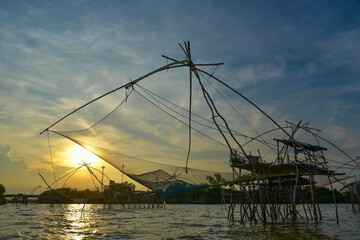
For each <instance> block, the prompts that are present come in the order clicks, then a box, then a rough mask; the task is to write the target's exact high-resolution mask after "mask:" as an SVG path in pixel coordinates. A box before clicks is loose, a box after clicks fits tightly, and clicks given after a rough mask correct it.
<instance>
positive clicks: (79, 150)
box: [71, 146, 98, 165]
mask: <svg viewBox="0 0 360 240" xmlns="http://www.w3.org/2000/svg"><path fill="white" fill-rule="evenodd" d="M97 158H98V157H97V156H96V155H95V154H93V153H92V152H90V151H88V150H87V149H85V148H84V147H81V146H76V147H75V148H73V149H72V150H71V161H72V163H74V164H77V165H81V164H83V163H84V162H85V163H87V164H94V163H95V161H96V159H97Z"/></svg>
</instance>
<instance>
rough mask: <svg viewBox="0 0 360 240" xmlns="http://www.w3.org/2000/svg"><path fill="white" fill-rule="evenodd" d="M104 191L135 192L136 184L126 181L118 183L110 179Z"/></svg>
mask: <svg viewBox="0 0 360 240" xmlns="http://www.w3.org/2000/svg"><path fill="white" fill-rule="evenodd" d="M104 191H113V192H121V193H134V191H135V184H132V183H128V182H124V183H116V182H114V181H112V180H110V183H109V185H108V186H105V190H104Z"/></svg>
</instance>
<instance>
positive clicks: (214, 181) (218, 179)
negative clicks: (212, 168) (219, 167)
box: [206, 173, 226, 185]
mask: <svg viewBox="0 0 360 240" xmlns="http://www.w3.org/2000/svg"><path fill="white" fill-rule="evenodd" d="M206 180H207V181H208V183H209V184H210V185H222V184H223V183H225V181H226V180H225V178H223V177H222V176H221V174H220V173H215V174H214V177H212V176H206Z"/></svg>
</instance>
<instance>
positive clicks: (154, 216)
mask: <svg viewBox="0 0 360 240" xmlns="http://www.w3.org/2000/svg"><path fill="white" fill-rule="evenodd" d="M321 210H322V215H323V221H322V222H321V223H319V224H318V225H316V224H315V223H313V222H304V221H303V222H298V223H297V224H296V226H292V225H291V222H289V223H285V224H284V223H277V224H268V225H263V224H260V223H258V224H255V223H252V224H250V223H246V224H240V223H239V222H236V221H235V222H233V223H232V222H229V221H228V220H227V219H226V211H225V210H224V208H223V207H222V206H221V205H170V204H168V205H167V209H117V210H110V211H108V210H103V208H102V205H85V206H84V205H82V204H69V205H46V204H29V205H11V204H7V205H5V206H0V239H286V240H291V239H360V231H359V230H360V227H359V226H360V225H359V223H360V213H354V212H352V211H347V210H346V205H339V216H340V225H337V224H336V219H335V215H334V206H333V205H321Z"/></svg>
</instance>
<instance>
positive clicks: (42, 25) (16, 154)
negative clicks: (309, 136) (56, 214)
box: [0, 0, 360, 193]
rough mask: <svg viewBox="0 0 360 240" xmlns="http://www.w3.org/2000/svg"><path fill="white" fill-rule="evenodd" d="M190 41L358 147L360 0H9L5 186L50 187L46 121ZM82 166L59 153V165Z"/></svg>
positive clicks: (2, 34) (0, 26) (276, 106)
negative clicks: (46, 180) (44, 179)
mask: <svg viewBox="0 0 360 240" xmlns="http://www.w3.org/2000/svg"><path fill="white" fill-rule="evenodd" d="M183 41H191V47H192V54H193V60H194V61H195V62H201V63H205V62H224V63H225V65H224V66H222V67H221V69H220V70H219V75H220V77H221V78H222V79H223V80H224V81H226V82H228V83H230V84H231V85H232V86H234V87H235V88H236V89H237V90H238V91H240V92H241V93H243V94H244V95H246V96H247V97H249V98H250V99H252V100H253V101H254V102H255V103H256V104H258V105H259V106H261V107H262V108H263V109H266V110H267V111H268V112H269V114H271V116H272V117H273V118H274V119H276V120H277V121H278V122H279V123H281V124H283V123H284V121H285V120H289V121H293V122H298V121H299V120H302V121H303V122H310V123H311V126H313V127H315V128H319V129H322V132H323V135H324V136H326V137H328V138H329V139H331V140H332V141H333V142H334V143H335V144H337V145H339V146H340V147H341V148H343V149H344V150H345V151H346V152H348V153H349V155H350V156H352V157H355V156H359V155H360V150H359V149H360V127H359V122H360V110H359V109H360V79H359V76H360V68H359V66H360V45H359V42H360V2H359V1H351V0H349V1H80V0H79V1H5V0H3V1H1V4H0V133H1V134H0V183H2V184H4V185H5V187H6V188H7V192H10V193H12V192H19V191H26V190H29V189H32V188H35V187H36V186H37V185H40V184H43V183H42V181H41V179H40V178H39V176H38V172H40V173H42V174H43V175H44V176H47V177H48V178H49V177H51V174H52V171H51V169H52V166H51V161H50V157H49V149H48V140H47V138H46V136H45V135H46V134H43V135H39V133H40V132H41V131H42V130H43V129H45V128H46V127H48V126H49V125H50V124H51V123H53V122H55V121H56V120H57V119H59V118H60V117H62V116H64V115H65V114H66V113H68V112H70V111H71V110H73V109H74V108H76V107H78V106H80V105H82V104H84V103H86V102H87V101H89V100H91V99H93V98H95V97H97V96H98V95H100V94H102V93H105V92H107V91H109V90H111V89H114V88H116V87H118V86H120V85H122V84H124V83H126V82H128V81H129V79H130V78H131V79H135V78H137V77H140V76H142V75H144V74H146V73H147V72H150V71H152V70H154V69H156V68H158V67H160V66H163V65H165V64H166V60H165V59H163V58H162V57H161V55H162V54H164V55H167V56H171V57H175V58H177V59H183V53H182V51H181V49H180V48H179V46H178V43H182V42H183ZM149 84H150V83H149ZM73 167H74V166H71V164H60V162H55V168H56V170H57V173H58V174H61V173H65V172H66V171H68V170H70V169H72V168H73ZM75 167H76V166H75ZM108 173H109V174H114V175H113V178H114V179H120V177H119V176H120V175H119V174H118V175H116V172H115V171H113V172H112V171H111V170H108ZM84 181H85V180H84ZM87 181H88V180H87ZM74 185H75V186H76V184H74ZM80 185H81V184H80Z"/></svg>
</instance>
